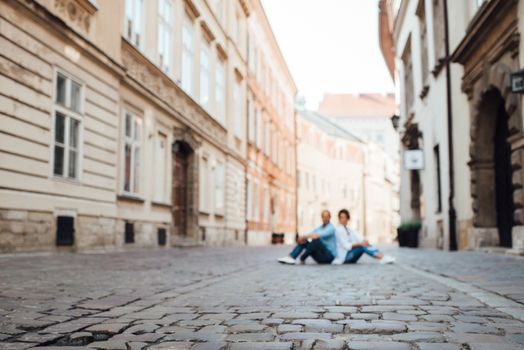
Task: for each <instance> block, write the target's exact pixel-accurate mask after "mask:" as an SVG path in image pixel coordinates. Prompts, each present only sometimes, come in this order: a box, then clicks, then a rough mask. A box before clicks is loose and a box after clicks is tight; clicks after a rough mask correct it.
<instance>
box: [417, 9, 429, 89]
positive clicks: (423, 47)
mask: <svg viewBox="0 0 524 350" xmlns="http://www.w3.org/2000/svg"><path fill="white" fill-rule="evenodd" d="M419 1H420V2H419V6H418V9H417V16H418V19H419V24H420V26H419V28H420V55H421V65H422V84H423V85H427V84H428V76H429V66H428V40H427V39H428V29H427V23H426V7H425V5H424V3H425V0H419Z"/></svg>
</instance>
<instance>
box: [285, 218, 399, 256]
mask: <svg viewBox="0 0 524 350" xmlns="http://www.w3.org/2000/svg"><path fill="white" fill-rule="evenodd" d="M330 219H331V213H330V212H329V211H328V210H324V211H323V212H322V225H321V226H319V227H318V228H316V229H315V230H314V231H313V232H311V233H309V234H307V235H303V236H300V237H298V241H297V243H298V244H297V245H296V246H295V248H294V249H293V250H292V251H291V253H290V254H289V256H286V257H283V258H280V259H278V262H280V263H282V264H292V265H294V264H297V263H298V261H297V258H299V257H300V263H302V264H304V263H305V261H306V259H307V258H308V257H310V256H311V257H312V258H313V260H315V261H316V262H317V263H318V264H336V265H341V264H354V263H356V262H357V261H358V259H360V257H361V256H362V255H363V254H367V255H369V256H371V257H373V258H375V259H377V260H380V262H381V263H382V264H391V263H393V262H395V258H393V257H390V256H387V255H384V254H383V253H381V252H380V251H379V250H378V249H377V248H375V247H373V246H371V245H370V244H369V242H368V241H366V240H363V239H362V238H360V237H359V236H358V234H357V233H356V232H355V231H353V230H352V229H350V228H349V227H348V224H349V219H350V215H349V211H348V210H346V209H342V210H341V211H339V212H338V221H339V222H340V225H339V226H338V228H336V229H335V226H333V224H331V223H330Z"/></svg>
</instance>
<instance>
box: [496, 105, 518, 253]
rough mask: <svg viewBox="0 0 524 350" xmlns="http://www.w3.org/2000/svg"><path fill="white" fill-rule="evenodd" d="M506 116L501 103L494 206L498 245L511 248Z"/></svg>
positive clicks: (497, 138) (510, 187)
mask: <svg viewBox="0 0 524 350" xmlns="http://www.w3.org/2000/svg"><path fill="white" fill-rule="evenodd" d="M508 137H509V129H508V115H507V113H506V111H505V110H504V104H503V103H502V104H501V106H500V108H499V111H498V115H497V122H496V126H495V137H494V144H495V153H494V156H495V157H494V158H495V164H494V165H495V202H496V203H495V204H496V210H497V228H498V231H499V239H500V245H501V246H503V247H511V230H512V228H513V209H514V207H513V185H512V169H511V145H510V144H509V142H508Z"/></svg>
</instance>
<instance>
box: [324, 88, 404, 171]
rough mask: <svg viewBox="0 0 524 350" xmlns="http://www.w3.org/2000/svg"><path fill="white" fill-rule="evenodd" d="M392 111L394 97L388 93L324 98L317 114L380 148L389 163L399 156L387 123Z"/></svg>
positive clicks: (391, 129) (390, 126)
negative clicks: (388, 158)
mask: <svg viewBox="0 0 524 350" xmlns="http://www.w3.org/2000/svg"><path fill="white" fill-rule="evenodd" d="M396 109H397V106H396V102H395V95H394V94H391V93H388V94H379V93H364V94H358V95H353V94H326V95H324V97H323V99H322V100H321V101H320V103H319V105H318V111H319V113H320V114H322V115H325V116H327V117H330V118H332V119H333V120H334V121H335V122H336V123H337V124H339V125H341V126H343V127H344V128H346V129H347V130H351V133H353V134H355V135H356V136H358V137H359V138H361V139H362V140H364V141H367V142H373V143H375V144H376V145H378V146H380V147H382V148H383V149H384V150H386V152H387V153H388V154H389V156H390V158H391V159H392V160H393V161H398V159H399V156H400V142H399V139H398V133H397V132H396V131H395V129H394V128H393V125H392V123H391V117H392V116H393V115H394V114H395V113H396V112H397V111H396Z"/></svg>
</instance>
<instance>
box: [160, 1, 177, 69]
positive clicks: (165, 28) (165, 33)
mask: <svg viewBox="0 0 524 350" xmlns="http://www.w3.org/2000/svg"><path fill="white" fill-rule="evenodd" d="M172 11H173V6H172V4H171V0H159V14H158V15H159V16H158V17H159V19H158V55H159V57H160V67H161V68H162V69H163V70H164V71H165V72H166V73H167V74H171V73H172V72H173V59H172V57H171V42H172V41H173V40H172V38H171V33H173V27H172V25H171V24H172V23H171V16H172Z"/></svg>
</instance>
